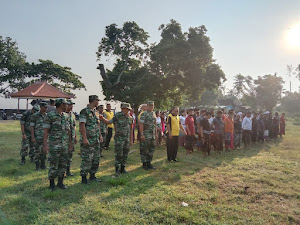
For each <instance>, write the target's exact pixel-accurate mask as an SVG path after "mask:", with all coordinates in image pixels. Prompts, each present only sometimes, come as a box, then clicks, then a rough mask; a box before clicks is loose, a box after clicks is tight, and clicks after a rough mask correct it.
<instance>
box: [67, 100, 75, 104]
mask: <svg viewBox="0 0 300 225" xmlns="http://www.w3.org/2000/svg"><path fill="white" fill-rule="evenodd" d="M67 102H68V103H67V104H68V105H75V103H74V102H72V100H71V99H67Z"/></svg>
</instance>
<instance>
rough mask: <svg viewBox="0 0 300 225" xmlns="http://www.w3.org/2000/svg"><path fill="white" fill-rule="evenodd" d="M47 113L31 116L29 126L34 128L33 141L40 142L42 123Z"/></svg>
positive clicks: (42, 132)
mask: <svg viewBox="0 0 300 225" xmlns="http://www.w3.org/2000/svg"><path fill="white" fill-rule="evenodd" d="M46 116H47V113H41V112H37V113H34V114H32V115H31V118H30V126H31V127H34V137H35V139H37V140H39V141H42V140H43V137H44V122H45V118H46Z"/></svg>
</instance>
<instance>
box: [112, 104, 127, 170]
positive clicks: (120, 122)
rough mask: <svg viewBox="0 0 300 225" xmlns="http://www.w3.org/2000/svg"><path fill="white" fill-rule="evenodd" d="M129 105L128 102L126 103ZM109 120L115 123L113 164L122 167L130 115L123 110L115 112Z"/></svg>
mask: <svg viewBox="0 0 300 225" xmlns="http://www.w3.org/2000/svg"><path fill="white" fill-rule="evenodd" d="M128 105H129V104H128ZM109 122H111V123H113V124H114V125H115V130H116V133H115V137H114V139H115V166H116V168H120V167H122V166H123V167H124V166H125V164H126V162H127V158H128V152H129V146H130V131H131V126H132V117H131V116H129V115H125V114H124V113H123V112H119V113H117V114H116V115H115V116H114V117H113V118H112V119H111V120H109Z"/></svg>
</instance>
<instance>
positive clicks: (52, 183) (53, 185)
mask: <svg viewBox="0 0 300 225" xmlns="http://www.w3.org/2000/svg"><path fill="white" fill-rule="evenodd" d="M49 180H50V186H49V188H50V189H51V191H54V190H55V183H54V179H49Z"/></svg>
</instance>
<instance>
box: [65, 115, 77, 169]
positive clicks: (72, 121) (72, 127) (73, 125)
mask: <svg viewBox="0 0 300 225" xmlns="http://www.w3.org/2000/svg"><path fill="white" fill-rule="evenodd" d="M67 116H68V121H69V124H70V131H71V139H72V145H73V149H72V151H68V161H67V168H70V166H71V163H72V158H73V152H74V148H75V147H74V146H75V138H76V118H75V114H74V113H73V112H69V113H68V114H67Z"/></svg>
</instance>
